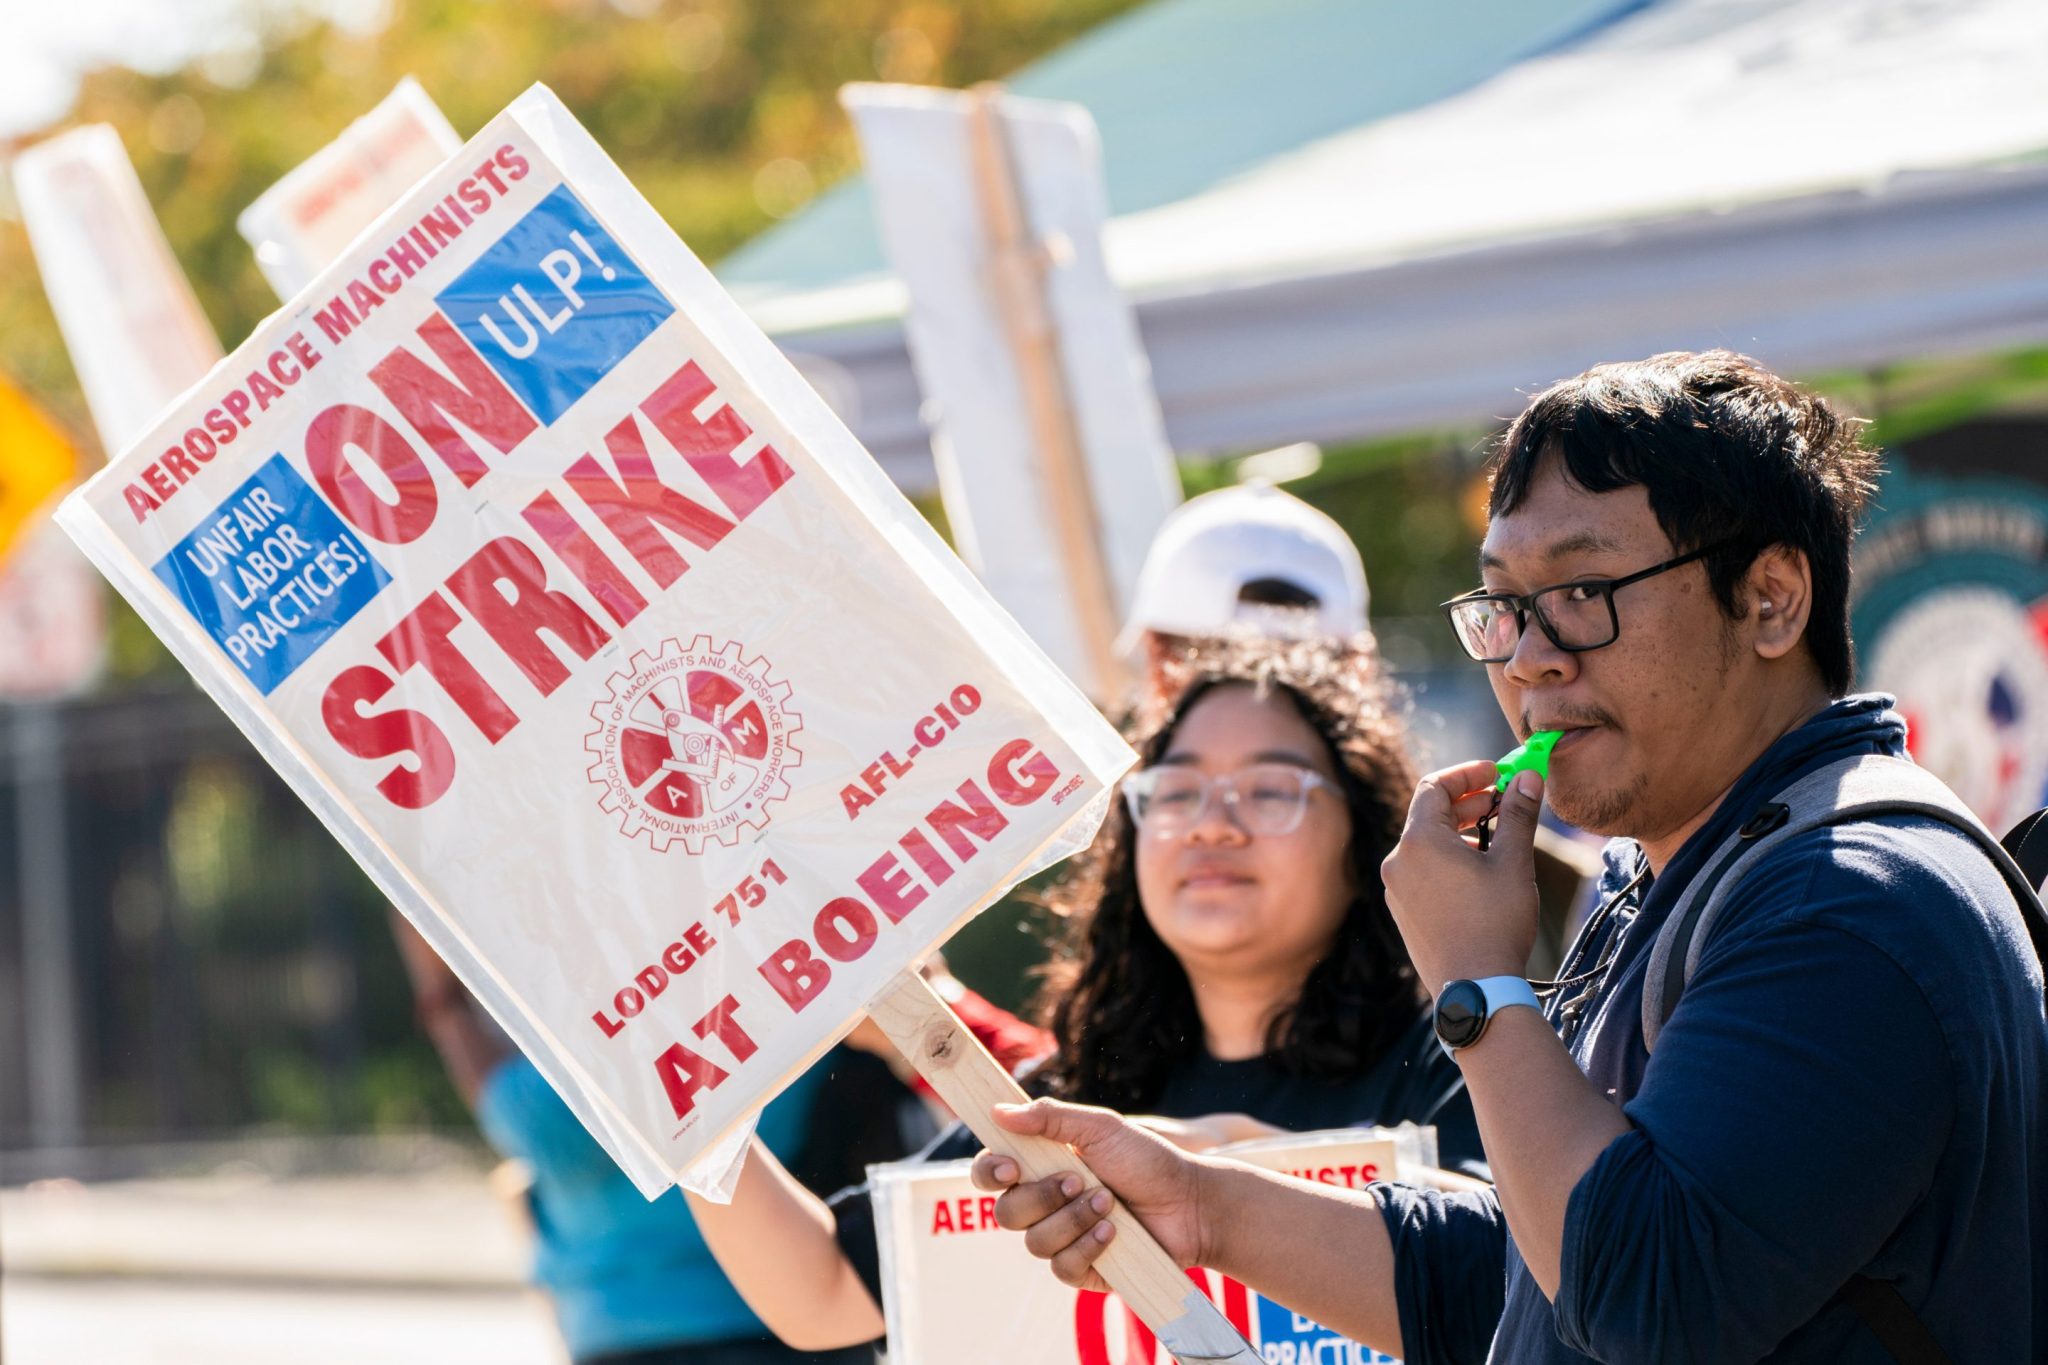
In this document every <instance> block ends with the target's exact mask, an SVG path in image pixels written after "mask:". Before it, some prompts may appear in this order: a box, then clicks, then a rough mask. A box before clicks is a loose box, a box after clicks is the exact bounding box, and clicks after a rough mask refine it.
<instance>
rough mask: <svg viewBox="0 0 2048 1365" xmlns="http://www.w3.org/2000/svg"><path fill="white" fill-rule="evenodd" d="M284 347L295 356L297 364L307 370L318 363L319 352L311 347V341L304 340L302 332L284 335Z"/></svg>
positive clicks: (304, 335)
mask: <svg viewBox="0 0 2048 1365" xmlns="http://www.w3.org/2000/svg"><path fill="white" fill-rule="evenodd" d="M284 348H285V349H286V350H287V351H290V352H291V353H292V355H293V356H294V357H296V358H297V360H298V362H299V364H301V365H303V366H305V367H306V368H307V369H309V370H310V369H312V368H313V367H314V366H315V365H318V364H319V363H320V353H319V352H318V351H316V350H314V349H313V345H312V343H311V342H309V341H307V340H306V334H305V333H304V332H293V333H292V334H291V335H290V336H288V337H286V338H285V339H284Z"/></svg>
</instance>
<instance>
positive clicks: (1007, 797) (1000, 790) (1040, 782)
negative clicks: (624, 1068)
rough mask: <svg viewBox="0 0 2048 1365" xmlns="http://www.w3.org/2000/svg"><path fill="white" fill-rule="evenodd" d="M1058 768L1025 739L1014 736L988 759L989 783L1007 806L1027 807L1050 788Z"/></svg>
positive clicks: (1057, 779)
mask: <svg viewBox="0 0 2048 1365" xmlns="http://www.w3.org/2000/svg"><path fill="white" fill-rule="evenodd" d="M1059 780H1060V770H1059V769H1058V768H1055V767H1054V766H1053V765H1052V760H1051V759H1049V758H1047V757H1046V756H1045V755H1044V754H1042V753H1040V752H1039V751H1038V750H1037V749H1035V748H1033V747H1032V745H1031V741H1030V740H1028V739H1013V740H1011V741H1010V742H1009V743H1008V744H1005V745H1004V746H1003V747H1002V748H1001V749H999V750H997V751H996V756H995V757H994V758H992V759H990V760H989V765H988V784H989V786H991V787H993V788H994V789H995V793H996V795H997V796H999V797H1001V798H1002V800H1003V804H1005V805H1009V806H1028V805H1030V804H1031V803H1032V802H1033V801H1036V800H1037V799H1038V798H1039V797H1041V796H1043V795H1045V794H1046V793H1047V792H1049V791H1051V790H1052V787H1053V784H1054V783H1055V782H1057V781H1059Z"/></svg>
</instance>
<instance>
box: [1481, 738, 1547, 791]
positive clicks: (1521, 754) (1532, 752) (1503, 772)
mask: <svg viewBox="0 0 2048 1365" xmlns="http://www.w3.org/2000/svg"><path fill="white" fill-rule="evenodd" d="M1563 735H1564V731H1562V730H1538V731H1537V732H1536V733H1535V734H1533V735H1530V736H1529V740H1528V742H1527V743H1526V744H1518V745H1516V746H1515V747H1514V748H1512V749H1510V750H1508V751H1507V752H1506V753H1505V754H1502V755H1501V757H1500V761H1499V763H1498V764H1497V765H1496V766H1497V767H1499V769H1500V776H1499V777H1498V778H1496V779H1495V780H1494V784H1493V789H1494V790H1495V791H1497V792H1504V791H1506V790H1507V789H1508V783H1510V782H1512V781H1514V780H1515V774H1516V773H1534V774H1536V776H1538V777H1540V778H1542V779H1543V780H1544V781H1545V782H1548V781H1549V780H1550V750H1551V747H1552V746H1553V745H1555V744H1556V743H1557V741H1558V740H1559V739H1560V738H1561V737H1562V736H1563Z"/></svg>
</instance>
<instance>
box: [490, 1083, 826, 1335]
mask: <svg viewBox="0 0 2048 1365" xmlns="http://www.w3.org/2000/svg"><path fill="white" fill-rule="evenodd" d="M824 1074H825V1064H824V1063H821V1064H819V1065H818V1066H814V1067H812V1068H811V1069H810V1070H809V1071H807V1072H806V1073H804V1075H803V1076H802V1077H800V1078H799V1079H798V1080H797V1081H795V1082H794V1083H793V1084H792V1085H791V1086H790V1087H789V1088H788V1089H787V1090H785V1091H783V1092H782V1094H781V1095H780V1096H778V1097H777V1098H776V1100H775V1101H774V1102H773V1103H772V1104H770V1105H769V1106H768V1107H767V1108H766V1109H765V1110H763V1111H762V1113H761V1121H760V1126H759V1129H758V1130H757V1131H758V1132H759V1133H760V1136H761V1140H762V1141H763V1142H765V1143H767V1144H768V1149H769V1150H770V1151H772V1152H774V1153H775V1154H776V1155H777V1156H779V1157H783V1158H785V1159H789V1158H791V1157H792V1156H793V1155H794V1153H795V1151H796V1149H797V1147H798V1146H799V1145H800V1144H801V1142H802V1140H803V1136H804V1130H805V1126H806V1120H807V1119H808V1117H809V1115H810V1110H811V1104H812V1100H813V1098H814V1097H815V1096H816V1094H817V1091H818V1088H819V1086H820V1085H821V1084H822V1082H823V1077H824ZM476 1108H477V1123H478V1126H479V1127H481V1128H482V1129H483V1132H484V1136H485V1137H486V1138H487V1139H489V1141H490V1144H491V1145H492V1146H493V1147H495V1148H496V1149H497V1150H498V1151H499V1152H501V1153H503V1154H504V1155H506V1156H509V1157H517V1158H519V1159H520V1160H521V1161H524V1162H525V1163H526V1164H527V1165H528V1166H530V1167H531V1168H532V1169H533V1188H532V1190H531V1193H530V1195H529V1198H528V1201H527V1202H528V1205H529V1207H530V1209H531V1211H532V1214H533V1222H534V1231H535V1248H534V1265H533V1275H534V1279H535V1280H537V1281H538V1282H539V1283H540V1284H541V1285H542V1286H543V1287H544V1288H545V1289H546V1290H547V1291H548V1294H549V1295H550V1297H552V1298H553V1300H554V1306H555V1315H556V1318H557V1319H558V1321H559V1322H560V1324H561V1328H562V1337H563V1340H564V1341H565V1342H566V1343H567V1344H568V1347H569V1352H570V1354H571V1355H573V1356H575V1357H577V1358H578V1359H582V1358H583V1357H586V1356H592V1355H602V1354H605V1353H607V1352H613V1351H629V1350H636V1349H641V1348H645V1347H651V1346H669V1345H680V1344H686V1343H688V1344H696V1343H704V1342H714V1341H737V1340H746V1341H754V1340H765V1339H769V1332H768V1329H767V1328H766V1327H764V1326H762V1324H761V1320H760V1319H759V1318H757V1317H755V1316H754V1314H753V1311H752V1310H751V1309H749V1308H748V1307H747V1305H746V1303H745V1301H743V1300H742V1299H741V1298H740V1295H739V1291H738V1290H736V1289H734V1288H733V1287H732V1283H731V1281H729V1280H727V1279H726V1278H725V1274H724V1272H723V1271H721V1270H720V1269H719V1268H718V1262H717V1260H716V1259H714V1258H713V1256H712V1254H711V1250H710V1248H709V1247H707V1246H706V1245H705V1244H704V1237H703V1235H702V1234H701V1233H699V1232H698V1231H697V1224H696V1220H694V1219H693V1218H691V1216H690V1207H689V1205H688V1204H687V1203H686V1202H685V1201H684V1199H683V1194H682V1191H681V1190H676V1189H671V1190H669V1191H667V1192H666V1193H664V1194H663V1195H662V1196H661V1197H660V1198H659V1199H655V1200H651V1201H650V1200H647V1199H644V1198H642V1197H641V1195H640V1191H639V1190H637V1189H635V1188H634V1187H633V1183H632V1182H631V1181H630V1180H628V1179H626V1177H625V1174H624V1173H623V1172H621V1171H620V1170H619V1168H618V1167H617V1166H616V1165H615V1164H613V1162H612V1159H611V1157H610V1156H608V1155H606V1153H605V1150H604V1148H603V1147H601V1146H599V1145H598V1142H597V1140H596V1139H595V1138H593V1137H591V1136H590V1134H589V1132H588V1131H587V1130H585V1128H584V1127H583V1125H582V1124H581V1123H580V1122H578V1121H577V1118H576V1115H575V1113H574V1112H573V1111H572V1110H571V1109H570V1108H569V1106H568V1105H566V1104H564V1103H563V1102H562V1098H561V1096H559V1095H557V1094H556V1093H555V1090H554V1087H553V1086H551V1085H549V1084H548V1083H547V1081H546V1079H545V1078H544V1077H542V1075H541V1074H540V1072H539V1070H537V1069H536V1068H535V1067H534V1065H533V1063H531V1062H529V1061H528V1060H526V1058H525V1057H524V1056H522V1055H520V1054H519V1053H516V1052H515V1053H514V1054H512V1056H511V1057H509V1058H508V1059H506V1060H505V1061H504V1062H503V1063H501V1064H500V1065H499V1066H498V1067H497V1068H496V1069H495V1070H494V1071H492V1072H491V1074H490V1075H489V1076H488V1077H486V1078H485V1080H484V1084H483V1089H482V1091H481V1092H480V1093H479V1094H478V1096H477V1106H476Z"/></svg>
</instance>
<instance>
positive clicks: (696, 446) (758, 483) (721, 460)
mask: <svg viewBox="0 0 2048 1365" xmlns="http://www.w3.org/2000/svg"><path fill="white" fill-rule="evenodd" d="M712 392H713V388H712V384H711V381H710V380H709V379H707V378H706V377H705V375H704V371H702V370H700V369H698V368H697V362H696V361H694V360H689V361H685V362H684V363H683V368H681V369H680V370H677V371H676V372H675V374H673V375H672V376H670V378H669V380H668V382H667V383H665V384H663V385H662V386H661V387H660V388H658V389H656V390H655V391H654V395H653V396H652V397H651V398H649V399H648V400H647V401H646V402H644V403H642V404H641V405H640V411H642V412H644V413H646V414H647V416H648V418H649V420H651V421H652V422H653V423H654V425H655V428H656V430H658V431H660V432H661V434H662V435H663V436H665V437H667V438H668V441H669V444H670V445H673V446H674V447H675V448H676V449H677V450H678V451H680V452H681V453H682V457H683V458H684V459H685V460H688V461H689V462H690V468H692V469H694V470H696V471H697V473H698V474H699V475H700V476H701V477H702V478H703V480H704V482H706V483H708V484H710V485H711V491H712V492H714V493H716V494H718V497H719V501H721V502H723V503H724V504H725V506H726V510H727V511H729V512H731V513H732V514H733V517H734V518H735V519H736V520H739V521H745V520H746V519H747V517H748V516H750V515H752V513H753V511H754V509H755V508H756V507H759V506H760V505H761V504H762V503H763V502H765V501H767V498H768V495H769V494H770V493H773V492H774V491H775V490H776V489H778V488H780V487H782V485H783V484H785V483H788V482H789V476H790V472H791V471H790V468H789V464H788V463H787V462H786V461H785V460H784V459H783V458H782V457H781V456H780V455H778V454H776V453H775V448H774V447H773V446H766V445H764V446H762V447H761V449H760V451H759V452H758V453H756V454H755V456H754V458H753V459H752V460H750V461H748V462H747V463H746V464H740V463H739V462H738V461H736V460H734V459H733V457H732V456H733V452H734V451H736V450H738V449H739V448H740V447H741V446H742V445H744V444H746V442H747V441H748V439H749V438H751V437H752V436H753V434H754V432H753V428H751V427H749V426H748V425H747V424H746V423H745V422H744V421H742V420H741V419H740V416H739V414H738V413H736V412H734V411H733V410H732V409H731V408H730V407H720V408H718V409H717V410H716V411H714V412H713V413H712V414H711V416H710V417H709V418H707V419H706V420H704V421H701V422H700V421H698V420H697V415H696V412H697V408H698V407H699V406H700V405H701V404H702V403H703V402H704V400H705V399H707V398H709V397H711V395H712Z"/></svg>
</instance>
